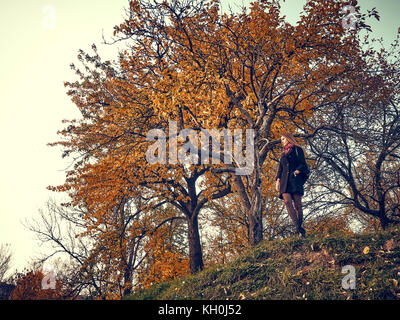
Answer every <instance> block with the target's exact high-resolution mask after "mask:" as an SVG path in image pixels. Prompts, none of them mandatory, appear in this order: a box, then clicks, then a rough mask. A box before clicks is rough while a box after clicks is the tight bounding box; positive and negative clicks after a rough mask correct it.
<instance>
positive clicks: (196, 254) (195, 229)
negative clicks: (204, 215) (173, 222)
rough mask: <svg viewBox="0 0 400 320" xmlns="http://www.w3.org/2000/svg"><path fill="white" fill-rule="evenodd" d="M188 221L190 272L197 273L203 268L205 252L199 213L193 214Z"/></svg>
mask: <svg viewBox="0 0 400 320" xmlns="http://www.w3.org/2000/svg"><path fill="white" fill-rule="evenodd" d="M187 222H188V240H189V263H190V272H191V273H192V274H193V273H196V272H198V271H201V270H203V267H204V264H203V252H202V249H201V242H200V234H199V223H198V219H197V215H196V214H194V215H192V217H191V218H188V219H187Z"/></svg>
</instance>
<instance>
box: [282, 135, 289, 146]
mask: <svg viewBox="0 0 400 320" xmlns="http://www.w3.org/2000/svg"><path fill="white" fill-rule="evenodd" d="M281 142H282V145H283V146H285V145H286V144H287V143H288V142H289V141H288V139H286V137H284V136H282V137H281Z"/></svg>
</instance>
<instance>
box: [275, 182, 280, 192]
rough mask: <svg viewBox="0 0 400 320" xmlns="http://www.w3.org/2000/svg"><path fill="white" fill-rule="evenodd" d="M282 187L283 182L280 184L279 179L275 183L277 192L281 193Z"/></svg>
mask: <svg viewBox="0 0 400 320" xmlns="http://www.w3.org/2000/svg"><path fill="white" fill-rule="evenodd" d="M280 185H281V182H280V180H279V179H278V180H276V183H275V190H276V191H277V192H279V189H280Z"/></svg>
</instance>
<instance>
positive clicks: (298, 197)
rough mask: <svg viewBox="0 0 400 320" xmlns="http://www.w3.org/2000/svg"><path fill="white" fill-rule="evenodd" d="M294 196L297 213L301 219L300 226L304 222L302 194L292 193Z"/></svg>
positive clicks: (299, 219) (298, 218)
mask: <svg viewBox="0 0 400 320" xmlns="http://www.w3.org/2000/svg"><path fill="white" fill-rule="evenodd" d="M292 197H293V202H294V208H295V209H296V213H297V220H298V221H299V226H300V227H301V225H302V224H303V208H302V204H301V195H299V194H296V193H294V194H292Z"/></svg>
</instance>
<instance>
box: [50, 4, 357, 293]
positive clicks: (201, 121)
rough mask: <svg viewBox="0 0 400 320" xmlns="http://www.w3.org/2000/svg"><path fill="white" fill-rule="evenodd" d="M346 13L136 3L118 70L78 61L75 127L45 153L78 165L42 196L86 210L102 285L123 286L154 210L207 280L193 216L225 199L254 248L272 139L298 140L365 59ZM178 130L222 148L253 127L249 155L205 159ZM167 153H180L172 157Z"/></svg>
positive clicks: (322, 7)
mask: <svg viewBox="0 0 400 320" xmlns="http://www.w3.org/2000/svg"><path fill="white" fill-rule="evenodd" d="M341 6H342V3H341V2H339V1H329V2H324V3H321V2H319V1H308V2H307V4H306V5H305V7H304V13H303V15H302V16H301V19H300V21H299V23H298V24H297V25H295V26H292V25H290V24H288V23H287V22H285V20H284V18H283V17H281V16H280V7H279V3H278V2H277V1H257V2H254V3H252V4H251V6H250V8H249V9H248V10H247V9H243V11H242V12H240V13H230V14H220V12H219V9H220V6H219V2H218V1H203V0H189V1H173V2H166V1H163V2H157V1H139V0H135V1H130V2H129V9H128V17H127V19H126V20H125V21H124V22H123V23H121V24H120V25H118V26H116V28H115V33H114V36H115V39H114V41H115V42H121V41H125V42H126V43H127V48H126V49H125V50H122V51H121V52H120V56H119V60H118V61H116V62H115V61H113V62H110V61H102V59H101V58H100V56H99V55H98V53H97V49H96V47H95V46H94V47H93V50H94V55H92V56H91V55H89V54H86V53H84V52H83V51H80V53H79V57H78V58H79V60H80V61H81V62H82V64H83V66H84V71H83V72H82V71H81V70H79V69H77V68H76V67H75V66H72V67H73V68H74V69H75V70H76V73H77V75H78V76H79V81H76V82H73V83H71V82H66V84H65V85H66V86H67V87H68V88H69V91H68V94H69V95H70V96H71V97H72V100H73V102H74V103H75V104H76V105H77V107H78V108H79V110H80V111H81V114H82V119H80V120H72V121H70V122H69V125H68V126H67V127H66V128H65V129H64V130H62V131H61V132H60V135H61V137H62V138H63V139H62V141H59V142H57V143H54V144H53V145H61V146H62V147H63V152H64V153H63V155H64V156H69V157H72V158H73V159H74V160H75V161H74V166H73V168H72V169H71V170H69V172H68V173H67V178H66V182H65V184H64V185H62V186H58V187H50V189H52V190H55V191H63V192H67V193H68V194H69V196H70V197H71V199H72V200H71V203H70V205H72V206H78V207H82V208H85V212H84V214H83V219H84V220H85V223H84V227H85V229H86V231H85V232H84V233H83V234H84V235H86V236H89V237H93V239H96V243H97V249H96V250H94V251H92V252H91V255H90V259H89V260H88V264H85V265H93V264H95V262H96V260H97V261H100V263H101V265H103V266H107V268H108V269H107V268H105V269H104V270H103V271H104V273H105V274H106V278H108V279H114V281H116V280H118V279H121V277H122V278H126V279H129V277H130V276H131V275H132V273H126V271H127V267H126V266H127V265H126V262H129V259H127V257H128V256H129V254H128V255H127V254H126V253H127V252H130V251H129V250H132V246H134V243H135V242H134V241H133V239H136V238H137V237H140V236H141V235H142V233H141V232H140V230H141V228H144V229H146V228H145V226H148V225H151V224H152V223H154V221H156V220H157V217H156V216H155V215H154V216H153V215H152V214H156V213H157V210H154V209H155V208H157V207H159V206H162V205H164V204H166V203H169V204H171V205H173V206H175V207H176V208H177V209H178V211H177V212H174V216H169V217H166V218H165V220H164V221H160V222H159V225H163V223H164V222H168V221H173V220H181V219H184V220H185V221H186V223H187V239H188V241H187V243H188V247H189V248H188V249H189V250H188V251H189V264H190V270H191V272H197V271H198V270H201V269H202V268H203V253H202V247H201V239H200V234H199V225H198V217H199V214H200V212H201V210H202V209H203V208H204V207H205V205H206V204H207V203H209V202H210V201H211V200H216V199H219V198H222V197H224V196H226V195H228V194H230V193H231V192H235V194H236V196H237V199H238V202H239V204H240V206H241V213H242V215H243V219H242V220H243V221H247V222H248V226H247V231H248V232H247V236H248V242H249V243H250V244H251V245H255V244H257V243H258V242H260V241H261V240H262V238H263V221H262V216H263V213H262V212H263V198H264V199H265V196H266V192H268V191H267V190H268V188H270V187H271V186H269V187H268V186H267V185H268V183H271V182H268V183H265V182H264V186H263V178H265V177H266V176H271V174H270V172H269V171H270V170H273V168H274V165H273V163H272V151H273V150H274V149H275V148H276V146H277V145H278V143H279V138H280V131H281V130H282V129H283V128H285V129H289V130H294V129H295V128H296V126H297V125H298V124H299V123H301V124H304V121H303V120H304V119H308V118H310V117H312V116H313V114H314V113H315V112H316V111H317V110H319V109H321V107H322V106H323V105H324V103H326V101H327V100H329V99H334V97H332V96H333V93H332V88H333V87H334V85H335V84H336V83H338V82H340V81H341V79H342V78H343V77H344V76H345V75H347V73H348V72H349V68H350V67H351V66H352V65H351V64H350V62H351V61H352V59H353V57H354V56H356V55H358V54H359V46H358V45H357V38H356V37H355V36H354V34H352V33H347V32H345V30H343V28H342V26H341V24H340V21H341V16H340V10H341ZM321 97H323V98H321ZM66 122H68V121H66ZM174 126H176V130H171V127H174ZM184 129H186V130H191V131H194V132H195V133H196V134H197V137H199V136H201V133H202V132H203V133H204V129H209V130H210V131H208V132H209V133H210V132H211V133H210V136H206V138H208V139H210V138H212V137H213V133H212V129H215V130H217V131H218V132H217V133H216V135H217V136H218V134H220V133H221V132H225V133H226V132H228V131H230V132H234V130H235V129H240V130H243V132H245V131H244V129H247V130H249V132H252V133H254V143H251V145H252V146H253V147H254V151H253V150H252V148H249V149H247V148H246V150H243V153H242V156H243V157H242V158H244V159H246V160H249V161H246V163H243V161H241V159H239V158H240V157H237V156H235V154H232V153H229V152H227V151H226V149H225V148H223V150H222V149H221V150H220V152H219V153H217V155H216V156H214V155H212V157H211V158H212V159H210V161H208V162H206V161H200V160H201V159H202V158H201V157H200V156H199V153H195V152H193V151H192V150H188V149H190V148H188V143H192V144H194V143H195V141H194V140H191V138H190V134H189V133H188V132H189V131H186V134H183V133H182V131H181V130H184ZM155 130H156V131H155ZM224 130H225V131H224ZM149 132H152V133H158V135H156V136H157V139H153V138H155V136H151V137H150V139H149V136H148V134H149ZM171 132H172V134H171ZM178 132H180V133H178ZM166 133H168V134H166ZM163 134H164V135H163ZM242 138H243V137H242ZM154 140H156V142H155V143H159V145H160V144H161V145H163V144H165V146H166V148H167V150H168V152H166V154H165V158H164V155H163V154H162V152H161V154H158V156H159V159H160V160H164V159H168V161H159V162H154V161H152V162H149V161H148V151H149V149H151V148H152V146H154ZM250 140H251V139H250ZM226 141H227V140H224V142H223V143H222V144H221V147H222V146H223V147H225V146H227V145H228V144H229V141H228V142H226ZM251 142H253V141H251ZM174 145H176V146H177V147H180V149H179V151H178V152H174V151H173V150H172V151H171V148H172V149H173V147H174ZM159 150H162V149H159ZM200 150H201V148H200V149H199V150H198V152H200ZM210 154H212V152H210ZM171 159H172V161H171ZM222 159H224V161H223V162H224V163H222ZM177 160H179V161H177ZM181 160H187V161H181ZM212 160H219V161H212ZM244 164H245V165H246V167H245V168H243V165H244ZM238 169H239V170H240V169H250V170H245V174H237V173H238ZM266 172H268V173H269V175H266ZM133 199H142V200H143V205H142V206H141V207H140V212H143V213H145V214H144V215H143V216H142V215H140V218H138V219H137V220H135V219H132V218H131V216H132V214H131V213H129V212H128V211H129V210H130V208H131V207H130V206H129V203H131V201H133ZM135 209H137V208H135ZM134 216H135V217H138V216H137V215H134ZM146 230H147V229H146ZM146 232H147V231H146ZM154 234H156V233H154ZM112 265H117V266H119V267H118V268H117V269H114V270H111V269H109V267H110V266H112ZM128 269H129V268H128ZM128 275H129V276H128ZM117 283H119V282H118V281H117ZM124 283H127V284H128V283H129V281H124ZM123 290H125V289H123Z"/></svg>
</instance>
